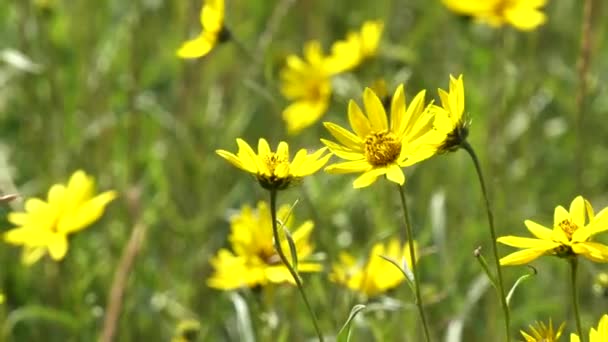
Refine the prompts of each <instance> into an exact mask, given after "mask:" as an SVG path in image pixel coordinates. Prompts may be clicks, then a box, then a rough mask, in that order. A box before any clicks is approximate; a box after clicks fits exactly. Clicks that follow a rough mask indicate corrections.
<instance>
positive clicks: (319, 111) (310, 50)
mask: <svg viewBox="0 0 608 342" xmlns="http://www.w3.org/2000/svg"><path fill="white" fill-rule="evenodd" d="M326 59H327V57H326V56H325V55H324V54H323V51H322V49H321V44H320V43H319V42H318V41H310V42H307V43H306V44H305V46H304V59H302V58H300V57H299V56H297V55H289V56H288V57H287V63H286V64H285V67H284V68H283V69H282V70H281V73H280V77H281V93H282V94H283V96H285V98H287V99H288V100H290V101H292V103H291V104H290V105H289V106H287V108H285V110H283V120H284V121H285V123H286V124H287V131H288V132H289V133H290V134H296V133H299V132H300V131H301V130H302V129H304V128H306V127H309V126H310V125H312V124H313V123H315V122H317V121H318V120H319V118H320V117H321V116H323V115H324V114H325V112H326V111H327V107H328V106H329V100H330V97H331V92H332V89H331V76H332V75H333V74H332V73H331V72H330V70H329V69H328V68H327V63H326Z"/></svg>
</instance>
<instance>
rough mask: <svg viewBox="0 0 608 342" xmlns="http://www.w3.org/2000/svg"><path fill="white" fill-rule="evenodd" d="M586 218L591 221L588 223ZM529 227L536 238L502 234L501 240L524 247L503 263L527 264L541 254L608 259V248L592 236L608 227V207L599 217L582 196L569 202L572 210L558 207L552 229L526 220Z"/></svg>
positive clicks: (504, 259) (506, 243) (501, 261)
mask: <svg viewBox="0 0 608 342" xmlns="http://www.w3.org/2000/svg"><path fill="white" fill-rule="evenodd" d="M587 217H588V218H589V223H588V224H586V221H587ZM524 223H525V224H526V227H527V228H528V230H529V231H530V233H532V235H534V236H535V237H536V238H524V237H517V236H503V237H500V238H498V239H497V241H498V242H500V243H502V244H505V245H508V246H512V247H517V248H523V250H521V251H518V252H515V253H512V254H509V255H507V256H506V257H504V258H502V259H500V264H501V265H520V264H525V263H528V262H530V261H532V260H534V259H536V258H538V257H540V256H541V255H546V254H548V255H556V256H559V257H573V256H576V255H579V254H580V255H582V256H584V257H586V258H588V259H590V260H592V261H596V262H608V247H607V246H605V245H603V244H601V243H598V242H592V241H591V238H592V237H593V236H594V235H596V234H598V233H601V232H603V231H605V230H607V229H608V208H605V209H603V210H602V211H601V212H600V213H599V214H597V216H595V215H594V213H593V208H592V207H591V204H590V203H589V202H588V201H587V200H585V199H584V198H583V197H582V196H578V197H576V198H575V199H574V200H573V201H572V203H571V204H570V212H568V210H566V209H565V208H564V207H562V206H557V208H555V215H554V220H553V229H549V228H546V227H543V226H541V225H540V224H538V223H535V222H532V221H530V220H526V221H525V222H524Z"/></svg>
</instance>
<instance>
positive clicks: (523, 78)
mask: <svg viewBox="0 0 608 342" xmlns="http://www.w3.org/2000/svg"><path fill="white" fill-rule="evenodd" d="M595 5H596V8H595V11H594V13H593V17H594V21H593V40H592V50H591V56H592V59H591V64H590V67H589V74H588V96H587V98H586V101H585V107H584V111H583V114H584V116H583V121H582V122H583V127H582V129H581V131H582V132H583V134H582V135H580V134H577V129H576V127H577V124H576V122H577V106H576V101H575V96H576V92H577V89H578V86H579V82H578V74H577V71H576V60H577V58H578V54H579V46H580V27H581V19H580V18H581V15H582V1H575V0H553V1H549V3H548V5H547V7H546V11H545V12H546V13H547V16H548V18H549V20H548V22H547V23H546V24H545V25H544V26H542V27H540V28H539V29H538V30H536V31H534V32H530V33H522V32H518V31H515V30H514V29H512V28H508V27H505V28H503V29H500V30H496V29H491V28H489V27H487V26H483V25H478V24H475V23H473V22H472V21H470V20H469V19H467V18H462V17H458V16H456V15H454V14H453V13H450V12H449V11H448V10H447V9H445V8H444V7H443V6H442V4H441V3H440V1H438V0H437V1H424V0H417V1H413V0H412V1H404V0H402V1H397V0H394V1H393V0H377V1H358V0H357V1H346V0H340V1H338V0H336V1H321V0H301V1H284V0H278V1H230V0H227V11H226V24H227V26H228V27H229V28H230V29H231V30H232V31H233V33H234V35H235V36H236V38H237V39H238V41H239V42H240V43H241V44H242V45H243V46H245V47H246V48H247V49H248V50H249V51H251V52H252V54H253V56H254V57H255V60H254V61H252V60H251V58H250V57H248V56H246V55H245V54H243V53H242V51H241V50H240V49H238V48H237V46H236V45H235V44H233V43H226V44H224V45H221V46H219V47H218V48H217V49H215V50H214V51H213V52H212V53H211V54H210V55H209V56H207V57H205V58H202V59H199V60H194V61H185V60H180V59H178V58H177V57H176V56H175V50H176V49H177V48H178V47H179V45H180V44H181V42H183V41H185V40H186V39H189V38H192V37H194V36H195V35H196V34H198V32H199V30H200V24H199V22H198V15H199V10H200V6H201V1H193V0H191V1H185V0H182V1H163V0H133V1H122V0H106V1H90V0H88V1H87V0H70V1H59V0H57V1H52V0H47V1H42V0H38V1H29V0H9V1H3V2H1V3H0V134H1V135H0V163H1V164H0V178H1V179H0V183H1V184H0V186H2V189H1V190H2V192H3V193H8V192H11V191H12V190H13V188H12V185H13V184H14V186H16V188H15V189H16V190H17V191H18V192H19V193H20V194H21V195H22V196H24V197H29V196H45V194H46V191H47V190H48V188H49V187H50V185H51V184H54V183H57V182H65V181H66V180H67V178H68V177H69V175H70V174H71V173H72V172H73V171H75V170H76V169H79V168H82V169H84V170H86V171H87V172H88V173H90V174H92V175H94V176H95V177H96V178H97V179H98V183H99V188H100V189H102V190H105V189H116V190H117V191H119V192H120V194H121V195H120V198H119V199H118V200H117V201H115V202H114V203H112V204H111V205H110V206H109V209H108V211H107V212H106V214H105V215H104V218H103V219H102V220H101V221H99V222H98V223H96V224H95V225H94V226H93V227H91V228H90V229H87V230H86V231H84V232H82V233H80V234H77V235H75V236H73V237H72V239H71V244H70V251H69V252H68V255H67V257H66V258H65V260H63V261H62V262H60V263H54V262H53V261H52V260H50V259H49V258H45V259H44V260H42V261H41V262H39V263H37V264H36V265H34V266H32V267H29V268H26V267H25V266H22V265H21V264H20V250H19V248H16V247H12V246H9V245H4V246H3V248H1V249H0V258H1V260H2V265H3V266H2V267H1V268H0V277H1V278H0V279H1V281H2V283H1V286H2V290H3V291H4V293H5V295H6V302H5V303H4V304H3V305H2V307H1V308H0V326H2V328H3V330H2V333H3V335H2V338H3V339H4V340H14V341H42V340H45V341H93V340H96V339H97V338H98V336H99V332H100V330H101V327H102V324H103V316H104V310H105V307H106V303H107V299H108V293H109V289H110V285H111V282H112V278H113V275H114V272H115V269H116V266H117V264H118V262H119V259H120V256H121V253H122V250H123V248H124V245H125V244H126V242H127V240H128V239H129V236H130V234H131V231H132V229H133V227H134V226H135V225H136V224H138V223H139V224H143V225H145V226H146V227H147V233H146V236H145V240H144V241H143V245H142V249H141V251H140V254H139V255H138V257H137V259H136V262H135V265H134V269H133V271H132V273H131V275H130V278H129V280H128V283H127V288H126V293H125V297H124V303H123V304H124V306H123V312H122V315H121V318H120V320H119V326H118V331H117V335H116V340H117V341H166V340H169V339H170V338H171V336H172V335H173V333H174V331H175V328H176V326H177V325H178V323H179V322H180V321H182V320H184V319H196V320H198V321H199V322H200V323H201V333H200V336H199V340H200V341H248V338H255V339H257V340H261V341H280V340H283V341H305V340H307V339H310V338H312V337H313V336H314V330H313V329H312V325H311V324H310V320H309V317H308V316H307V314H306V311H305V308H304V307H303V305H301V304H302V303H301V299H300V297H299V294H298V293H297V291H296V289H295V288H292V287H288V286H273V287H270V288H265V289H262V290H252V291H247V290H243V291H237V292H234V293H228V292H220V291H217V290H213V289H210V288H208V287H207V286H206V284H205V280H206V278H207V277H208V276H209V275H210V274H211V271H212V269H211V267H210V265H209V258H210V257H211V256H212V255H213V254H214V253H215V252H216V251H217V250H218V249H219V248H221V247H223V246H227V245H228V243H227V239H226V237H227V234H228V232H229V223H228V221H227V218H228V217H229V214H230V212H231V211H232V210H235V209H238V208H240V206H241V205H243V204H249V205H255V203H256V202H257V201H258V200H260V199H267V198H266V197H267V193H266V192H265V191H263V190H262V189H261V188H260V187H259V186H258V185H257V184H256V183H255V182H254V181H252V179H251V177H249V176H247V175H245V174H244V173H242V172H241V171H239V170H237V169H235V168H233V167H232V166H230V165H229V164H227V163H226V162H225V161H224V160H221V158H219V157H217V156H216V155H215V153H214V151H215V150H216V149H218V148H222V149H226V150H229V151H235V150H236V143H235V138H237V137H242V138H244V139H245V140H246V141H248V142H249V143H251V144H255V143H256V142H257V139H258V138H259V137H265V138H267V139H269V140H270V141H271V144H272V145H273V146H276V144H277V143H278V141H279V140H286V141H288V142H289V144H290V146H292V149H293V150H295V149H296V148H311V149H312V148H318V147H320V145H321V144H320V142H319V138H321V137H325V138H327V137H328V134H327V132H326V131H325V130H324V129H323V127H322V125H321V123H320V122H319V123H317V124H315V125H314V126H313V127H311V128H309V129H307V130H305V131H304V132H303V133H302V134H300V135H298V136H287V134H286V129H285V126H284V124H283V122H282V120H281V110H282V109H283V108H284V107H285V106H286V104H287V102H286V101H285V100H284V99H283V98H282V97H281V95H280V92H279V90H278V89H279V82H278V81H279V79H278V72H279V70H280V68H281V67H282V65H283V63H284V59H285V57H286V56H287V55H288V54H291V53H297V54H301V49H302V46H303V43H304V42H305V41H306V40H308V39H320V40H321V42H322V43H323V44H324V47H325V50H326V51H327V49H328V48H329V46H330V44H331V43H332V42H333V41H335V40H338V39H342V38H343V37H344V36H345V34H346V33H347V32H348V31H349V30H355V29H358V28H359V27H360V25H361V23H362V22H363V21H365V20H368V19H383V20H384V21H385V31H384V34H383V39H382V45H381V47H380V52H379V56H378V57H377V58H376V59H375V60H373V61H370V62H368V63H367V64H366V65H364V66H363V67H361V68H359V69H358V70H357V71H356V72H354V73H350V74H345V75H341V76H339V77H338V78H337V79H335V80H334V96H333V100H332V105H331V107H330V110H329V111H328V113H327V114H326V115H325V117H324V118H323V119H322V121H326V120H329V121H333V122H337V123H340V124H344V123H346V106H347V103H348V100H349V99H351V98H353V99H355V100H357V101H360V94H361V92H362V89H363V87H364V86H367V85H370V84H371V83H372V82H373V81H374V80H377V79H379V78H384V79H385V80H386V81H387V83H388V84H389V88H390V91H391V92H392V91H393V90H394V88H395V87H396V85H397V84H399V83H405V85H406V93H407V94H409V97H410V98H411V97H412V96H413V94H414V93H415V92H418V91H419V90H421V89H428V93H427V99H433V98H434V99H436V101H437V100H438V98H437V95H436V88H438V87H441V88H446V87H447V84H448V75H449V74H450V73H451V74H454V75H457V74H460V73H462V74H464V77H465V92H466V100H467V105H466V110H467V112H468V113H469V114H470V117H471V118H472V126H471V135H470V139H469V140H470V142H471V144H472V145H473V146H474V147H475V148H476V149H477V152H478V154H480V158H481V160H482V163H483V166H484V170H485V172H486V177H487V180H488V185H489V188H490V192H491V195H492V199H493V206H494V210H495V217H496V224H497V229H498V232H499V233H498V234H499V235H506V234H511V233H515V234H516V235H522V236H527V235H528V233H527V231H526V230H525V227H524V225H523V221H524V219H528V218H529V219H533V220H535V221H537V222H540V223H544V224H547V225H550V224H551V223H552V216H553V209H554V207H555V206H556V205H558V204H562V205H565V206H567V205H569V203H570V201H571V200H572V199H573V198H574V197H575V196H576V195H579V194H582V195H584V196H585V197H587V198H588V199H590V201H591V203H592V204H593V205H594V207H595V209H596V211H599V209H601V208H603V207H604V206H608V177H607V176H606V170H607V169H608V145H607V144H606V139H605V137H606V136H608V125H607V124H606V116H607V114H608V64H606V62H605V61H606V60H608V45H607V44H606V43H607V34H608V21H607V20H604V18H606V17H608V6H607V5H606V4H605V3H603V2H601V1H595ZM281 6H283V8H284V9H286V12H285V15H284V16H280V15H273V13H278V12H280V10H278V11H277V7H279V8H281ZM273 21H274V22H276V26H275V27H272V25H269V22H273ZM577 146H578V147H577ZM407 175H408V178H407V184H406V190H407V194H408V198H409V206H410V210H411V216H412V220H413V224H414V230H415V234H416V238H417V239H418V240H419V241H420V243H421V245H422V246H424V247H425V254H424V256H423V259H422V260H421V262H420V268H419V269H420V270H421V273H422V276H421V277H422V280H423V283H424V293H425V301H426V302H427V303H428V306H427V314H428V317H429V321H430V324H431V327H432V334H433V337H434V339H435V340H448V341H454V340H458V336H461V337H462V340H463V341H495V340H497V339H498V338H502V336H503V333H502V330H501V329H502V314H501V311H500V308H499V306H498V302H497V300H496V296H495V293H494V292H493V290H492V289H491V288H488V286H487V285H486V286H484V285H483V284H484V282H483V280H480V279H483V274H482V271H481V269H480V267H479V265H478V264H477V262H476V261H475V259H474V258H473V256H472V253H473V250H474V249H475V248H476V247H477V246H482V247H483V253H484V255H486V257H487V258H488V261H489V262H490V261H491V260H490V259H491V253H490V251H491V249H490V243H489V234H488V230H487V223H486V222H487V221H486V216H485V211H484V210H485V209H484V207H483V206H482V203H483V202H482V197H481V192H480V189H479V184H478V183H477V180H476V177H475V174H474V169H473V166H472V164H471V163H470V160H469V159H468V156H467V155H466V154H465V153H464V152H457V153H452V154H447V155H442V156H439V157H435V158H432V159H430V160H428V161H425V162H423V163H422V164H420V165H418V166H415V167H412V168H409V169H408V170H407ZM353 179H354V176H336V175H328V174H325V173H323V172H320V173H319V174H317V175H315V176H313V177H309V178H307V179H306V180H305V182H304V184H303V185H302V186H300V187H297V188H293V189H291V190H288V191H285V192H282V193H281V195H280V197H279V202H280V203H292V202H293V201H294V200H296V199H299V204H298V206H297V207H296V209H295V213H294V215H295V216H296V219H297V220H298V221H300V222H301V221H303V220H305V219H313V220H314V221H315V224H316V226H315V231H314V233H313V241H314V243H315V245H316V249H317V251H318V252H322V253H323V255H324V263H325V264H326V266H327V267H326V270H328V271H329V270H330V267H331V263H332V262H333V261H334V260H336V256H337V253H338V252H339V251H340V250H342V249H347V250H348V251H350V252H352V253H353V254H356V255H361V256H366V255H367V252H368V249H369V247H370V246H371V244H372V243H373V242H375V241H378V240H380V239H382V238H385V237H387V236H390V235H393V234H398V232H399V231H400V229H401V222H402V218H401V214H400V209H399V208H400V207H399V202H398V200H399V198H398V195H397V193H396V191H394V186H391V184H388V183H387V182H385V181H380V182H378V183H377V184H374V186H373V187H370V188H366V189H362V190H354V189H352V187H351V182H352V181H353ZM13 205H14V206H15V208H18V206H19V203H18V202H16V203H13ZM9 210H11V209H10V208H8V207H7V208H4V209H3V215H2V217H3V218H4V217H6V215H5V214H6V213H7V212H8V211H9ZM3 227H4V228H5V229H8V228H9V227H10V225H9V224H8V222H6V221H4V224H3ZM603 241H604V242H607V241H608V240H607V239H606V238H603ZM500 248H501V249H500V250H501V254H502V255H505V254H506V253H508V252H511V251H513V250H512V249H510V248H506V247H505V248H503V247H500ZM533 265H534V266H535V267H536V269H537V270H538V275H537V276H536V277H534V278H532V279H531V280H529V281H527V282H525V283H524V284H523V285H522V286H521V287H520V288H519V289H518V290H517V292H516V293H515V295H514V297H513V300H512V303H511V306H512V328H513V332H514V333H515V332H516V331H517V330H516V329H520V328H525V327H526V326H527V325H528V324H530V323H532V322H533V321H534V320H544V321H547V320H548V319H549V317H552V319H553V321H554V322H562V321H564V320H568V325H567V328H566V329H567V331H568V332H570V331H574V330H575V327H574V321H573V319H572V317H573V316H572V314H571V309H570V307H571V305H570V298H569V296H568V282H567V280H568V272H567V271H568V268H567V264H566V263H565V262H563V261H561V260H558V259H556V258H548V257H547V258H541V259H539V260H537V261H534V262H533ZM581 270H582V271H581V272H580V278H579V284H580V298H581V310H582V313H583V314H582V316H583V317H582V318H583V325H584V326H585V327H589V326H590V325H591V324H593V325H595V324H596V322H597V320H598V318H599V316H600V313H604V312H606V308H607V307H608V299H607V298H605V297H603V298H602V297H598V296H596V295H595V294H594V293H593V291H592V284H593V281H594V277H595V276H596V275H597V273H598V272H600V271H607V270H608V269H607V268H606V267H605V266H603V265H597V264H591V263H589V262H587V261H584V262H583V263H582V268H581ZM527 272H528V269H527V268H526V267H509V268H506V269H505V276H506V280H507V284H512V283H513V282H514V281H515V280H516V279H517V278H518V277H519V276H520V275H522V274H525V273H527ZM305 286H306V288H307V291H308V293H309V297H311V300H312V305H313V307H314V308H315V309H316V311H317V313H318V316H319V319H320V321H321V328H322V329H323V331H324V332H325V333H326V334H327V335H331V334H335V333H336V332H337V331H338V329H339V328H340V327H341V325H342V324H343V322H344V321H345V320H346V318H347V317H348V314H349V312H350V309H351V307H352V306H353V305H354V304H356V303H360V302H362V301H361V300H360V299H359V298H357V296H356V295H354V294H352V293H350V292H349V291H348V290H347V289H345V288H342V287H340V286H338V285H336V284H332V283H331V282H329V280H328V278H327V274H326V273H320V274H315V275H306V276H305ZM509 287H510V286H509ZM476 296H479V298H478V299H477V298H475V297H476ZM372 303H373V305H371V307H372V310H369V311H368V312H365V313H364V314H363V315H361V317H359V318H360V319H358V320H357V321H356V323H355V327H354V329H355V331H356V335H355V336H354V338H353V340H354V341H370V340H377V341H419V340H420V339H421V338H422V337H421V336H422V335H421V331H420V329H419V324H418V320H417V315H416V311H415V307H414V306H413V295H412V294H411V292H410V291H409V289H408V288H407V286H405V285H402V286H401V287H399V288H398V289H396V290H393V291H391V292H389V293H388V294H387V295H386V296H384V297H382V298H379V299H374V300H372ZM463 318H464V321H463V322H461V321H459V320H460V319H463ZM459 323H463V324H464V326H463V330H462V334H461V335H458V334H454V331H455V330H452V329H455V327H456V326H457V325H458V324H459ZM449 331H452V333H449ZM448 336H451V338H453V340H449V339H447V338H448Z"/></svg>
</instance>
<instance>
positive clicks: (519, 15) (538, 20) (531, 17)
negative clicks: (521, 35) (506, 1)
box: [504, 7, 547, 31]
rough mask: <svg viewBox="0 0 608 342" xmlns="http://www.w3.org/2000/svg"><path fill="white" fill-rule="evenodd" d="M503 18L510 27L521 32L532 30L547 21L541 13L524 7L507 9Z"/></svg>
mask: <svg viewBox="0 0 608 342" xmlns="http://www.w3.org/2000/svg"><path fill="white" fill-rule="evenodd" d="M504 16H505V19H506V20H507V21H508V22H509V23H510V24H511V25H513V26H514V27H515V28H517V29H518V30H521V31H531V30H534V29H535V28H537V27H538V26H540V25H542V24H543V23H544V22H545V21H546V20H547V18H546V16H545V14H544V13H543V12H541V11H538V10H535V9H531V8H525V7H515V8H512V9H509V8H507V9H505V12H504Z"/></svg>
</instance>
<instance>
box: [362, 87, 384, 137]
mask: <svg viewBox="0 0 608 342" xmlns="http://www.w3.org/2000/svg"><path fill="white" fill-rule="evenodd" d="M363 104H364V105H365V112H366V113H367V117H368V118H369V122H370V125H371V127H372V130H373V131H375V132H382V131H384V130H387V129H388V119H387V117H386V111H385V110H384V106H383V105H382V102H381V101H380V99H379V98H378V96H376V93H374V91H373V90H371V89H370V88H365V91H363Z"/></svg>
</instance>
